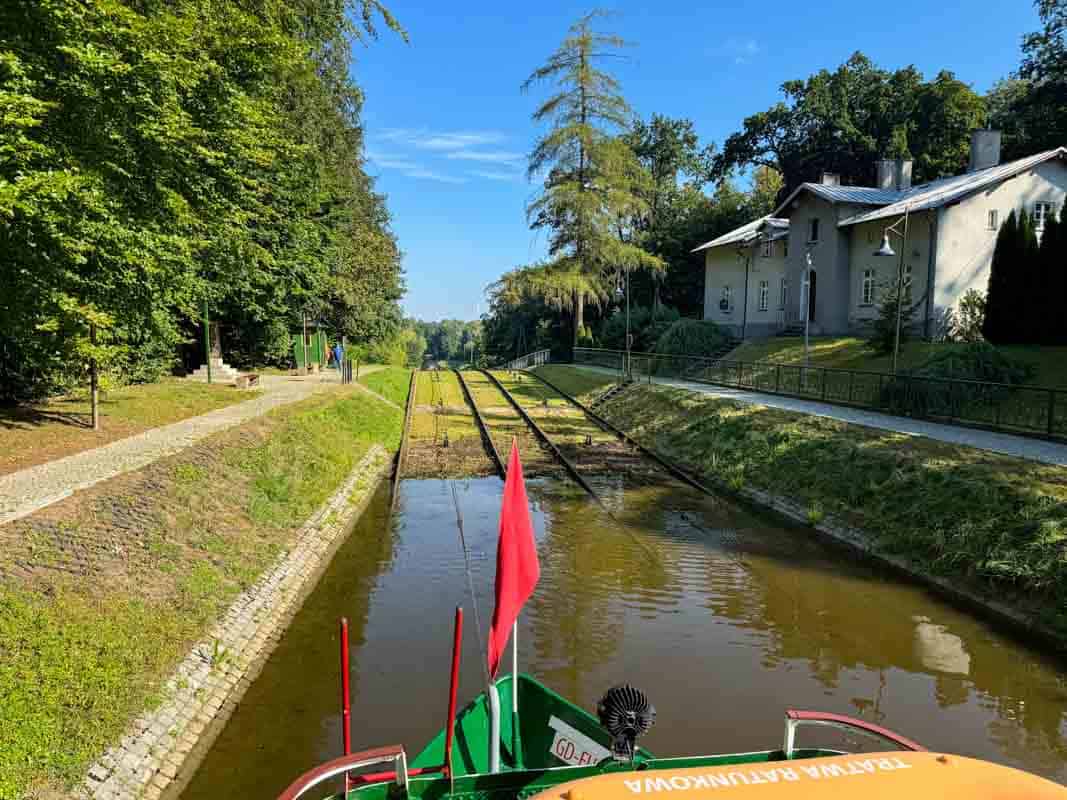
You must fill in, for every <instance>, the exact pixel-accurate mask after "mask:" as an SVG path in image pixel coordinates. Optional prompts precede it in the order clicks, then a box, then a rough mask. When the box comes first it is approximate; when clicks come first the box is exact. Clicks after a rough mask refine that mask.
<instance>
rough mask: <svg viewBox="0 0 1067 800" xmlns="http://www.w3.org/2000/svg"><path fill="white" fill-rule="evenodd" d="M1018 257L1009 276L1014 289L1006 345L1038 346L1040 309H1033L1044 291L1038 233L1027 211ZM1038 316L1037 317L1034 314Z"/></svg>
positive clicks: (1021, 221) (1021, 219)
mask: <svg viewBox="0 0 1067 800" xmlns="http://www.w3.org/2000/svg"><path fill="white" fill-rule="evenodd" d="M1015 253H1016V254H1015V257H1014V259H1013V264H1012V265H1011V267H1010V271H1009V273H1008V280H1009V283H1010V286H1011V309H1012V313H1011V315H1010V317H1009V319H1010V323H1011V324H1010V334H1009V336H1008V339H1007V340H1006V341H1009V342H1013V343H1015V344H1036V343H1037V342H1038V341H1039V340H1040V339H1041V334H1042V330H1041V327H1042V325H1041V319H1040V316H1041V315H1040V313H1039V312H1040V310H1041V309H1040V306H1039V307H1038V308H1035V307H1034V297H1035V296H1036V295H1035V292H1036V291H1039V290H1040V288H1041V267H1040V264H1039V257H1038V240H1037V230H1036V229H1035V227H1034V220H1033V217H1031V216H1030V215H1029V214H1027V213H1026V211H1025V210H1021V211H1020V212H1019V232H1018V240H1017V243H1016V250H1015ZM1039 302H1040V301H1039ZM1035 312H1038V313H1035Z"/></svg>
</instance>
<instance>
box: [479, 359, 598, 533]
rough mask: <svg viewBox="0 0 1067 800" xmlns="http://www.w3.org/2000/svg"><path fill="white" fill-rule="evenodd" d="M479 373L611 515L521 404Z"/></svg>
mask: <svg viewBox="0 0 1067 800" xmlns="http://www.w3.org/2000/svg"><path fill="white" fill-rule="evenodd" d="M479 372H481V373H482V374H483V375H485V376H486V377H487V378H488V379H489V380H490V382H491V383H492V384H493V385H494V386H495V387H496V388H497V389H499V390H500V393H501V394H502V395H504V399H505V400H507V401H508V403H509V404H510V405H511V407H512V408H514V409H515V410H516V411H518V412H519V416H520V417H522V418H523V420H524V421H525V422H526V424H527V425H528V426H529V428H530V430H532V431H533V432H534V436H536V437H537V438H538V439H539V440H540V441H541V443H542V444H544V445H545V447H547V448H548V451H549V452H550V453H551V454H552V455H553V456H554V457H555V459H556V460H557V461H558V462H559V463H560V464H562V465H563V468H564V469H565V470H566V471H567V474H568V475H570V476H571V477H572V478H573V479H574V482H575V483H577V484H578V485H579V486H581V487H582V488H583V489H585V491H586V492H587V493H588V494H589V496H590V497H592V498H593V499H594V500H595V501H596V502H597V505H599V506H600V507H601V508H603V509H604V510H605V511H607V512H608V513H609V514H611V509H610V508H608V507H607V505H605V503H604V501H603V500H601V499H600V495H598V494H597V493H596V490H594V489H593V487H592V486H590V485H589V482H588V481H586V479H585V478H583V477H582V474H581V473H580V472H578V468H577V467H576V466H574V464H572V463H571V462H570V460H569V459H568V458H567V457H566V456H565V455H563V453H561V452H560V449H559V448H558V447H556V445H555V443H554V442H553V441H552V440H551V439H549V438H548V435H547V434H546V433H545V432H544V431H543V430H541V426H540V425H538V424H537V423H536V422H534V419H533V417H531V416H530V415H529V414H528V413H527V411H526V409H525V408H523V407H522V404H521V403H519V402H518V401H517V400H516V399H515V398H514V397H512V396H511V392H509V391H508V390H507V389H505V388H504V384H502V383H501V382H500V381H499V380H497V378H496V376H495V375H493V374H492V373H491V372H489V370H485V369H482V370H479ZM612 516H614V515H612Z"/></svg>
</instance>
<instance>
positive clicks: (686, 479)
mask: <svg viewBox="0 0 1067 800" xmlns="http://www.w3.org/2000/svg"><path fill="white" fill-rule="evenodd" d="M526 374H527V375H533V376H534V377H535V378H537V380H539V381H541V383H543V384H545V386H547V387H548V388H549V389H551V390H552V391H554V392H555V393H556V394H558V395H560V396H562V397H564V398H565V399H566V400H567V401H568V402H570V403H571V404H572V405H574V406H575V407H576V408H579V409H581V410H582V411H583V412H585V415H586V416H587V417H589V419H591V420H593V422H595V423H596V424H597V425H599V426H600V427H601V429H603V430H605V431H607V432H608V433H613V434H615V435H616V436H617V437H619V439H621V440H622V441H624V442H626V444H628V445H630V447H633V448H634V449H635V450H637V451H638V452H639V453H641V455H643V456H645V457H646V458H649V459H651V460H652V461H655V462H656V463H657V464H658V465H659V466H661V467H663V469H665V470H666V471H667V472H669V473H670V474H671V475H673V476H674V477H675V478H677V479H678V480H680V481H682V483H685V484H686V485H688V486H692V487H693V488H694V489H696V490H698V491H700V492H703V493H704V494H706V495H709V496H710V497H718V496H719V495H717V494H716V493H715V492H713V491H712V490H711V489H709V488H708V487H707V486H705V485H704V484H702V483H701V482H700V481H698V480H697V479H696V478H694V477H693V476H692V475H690V474H689V473H688V472H686V471H685V470H684V469H682V468H681V467H679V466H676V465H675V464H672V463H671V462H670V461H668V460H667V459H665V458H664V457H663V456H661V455H660V454H659V453H657V452H655V451H654V450H649V449H648V448H647V447H645V446H644V445H643V444H641V443H640V442H639V441H637V440H636V439H634V438H633V437H632V436H630V435H629V434H628V433H626V432H625V431H623V430H622V429H621V428H618V427H616V426H615V425H613V424H611V423H610V422H608V421H607V420H606V419H604V418H603V417H602V416H600V415H599V414H597V413H596V412H595V411H593V410H592V409H591V408H587V407H586V405H585V404H584V403H582V402H580V401H579V400H578V399H577V398H575V397H572V396H571V395H569V394H567V392H565V391H563V390H562V389H560V388H559V387H558V386H556V385H555V384H554V383H552V381H550V380H549V379H548V378H546V377H544V376H543V375H538V374H537V373H536V372H529V371H527V372H526Z"/></svg>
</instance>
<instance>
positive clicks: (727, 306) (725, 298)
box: [719, 286, 734, 314]
mask: <svg viewBox="0 0 1067 800" xmlns="http://www.w3.org/2000/svg"><path fill="white" fill-rule="evenodd" d="M733 310H734V300H733V292H732V291H731V290H730V287H729V286H723V287H722V298H721V299H720V300H719V311H722V312H724V313H726V314H729V313H730V312H731V311H733Z"/></svg>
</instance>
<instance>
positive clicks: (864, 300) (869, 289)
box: [860, 269, 875, 306]
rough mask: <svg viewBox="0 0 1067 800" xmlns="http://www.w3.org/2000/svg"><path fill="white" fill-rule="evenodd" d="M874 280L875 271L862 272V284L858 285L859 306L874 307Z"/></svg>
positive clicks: (866, 270)
mask: <svg viewBox="0 0 1067 800" xmlns="http://www.w3.org/2000/svg"><path fill="white" fill-rule="evenodd" d="M874 280H875V271H874V270H873V269H865V270H863V283H862V284H861V285H860V305H861V306H873V305H874Z"/></svg>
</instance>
